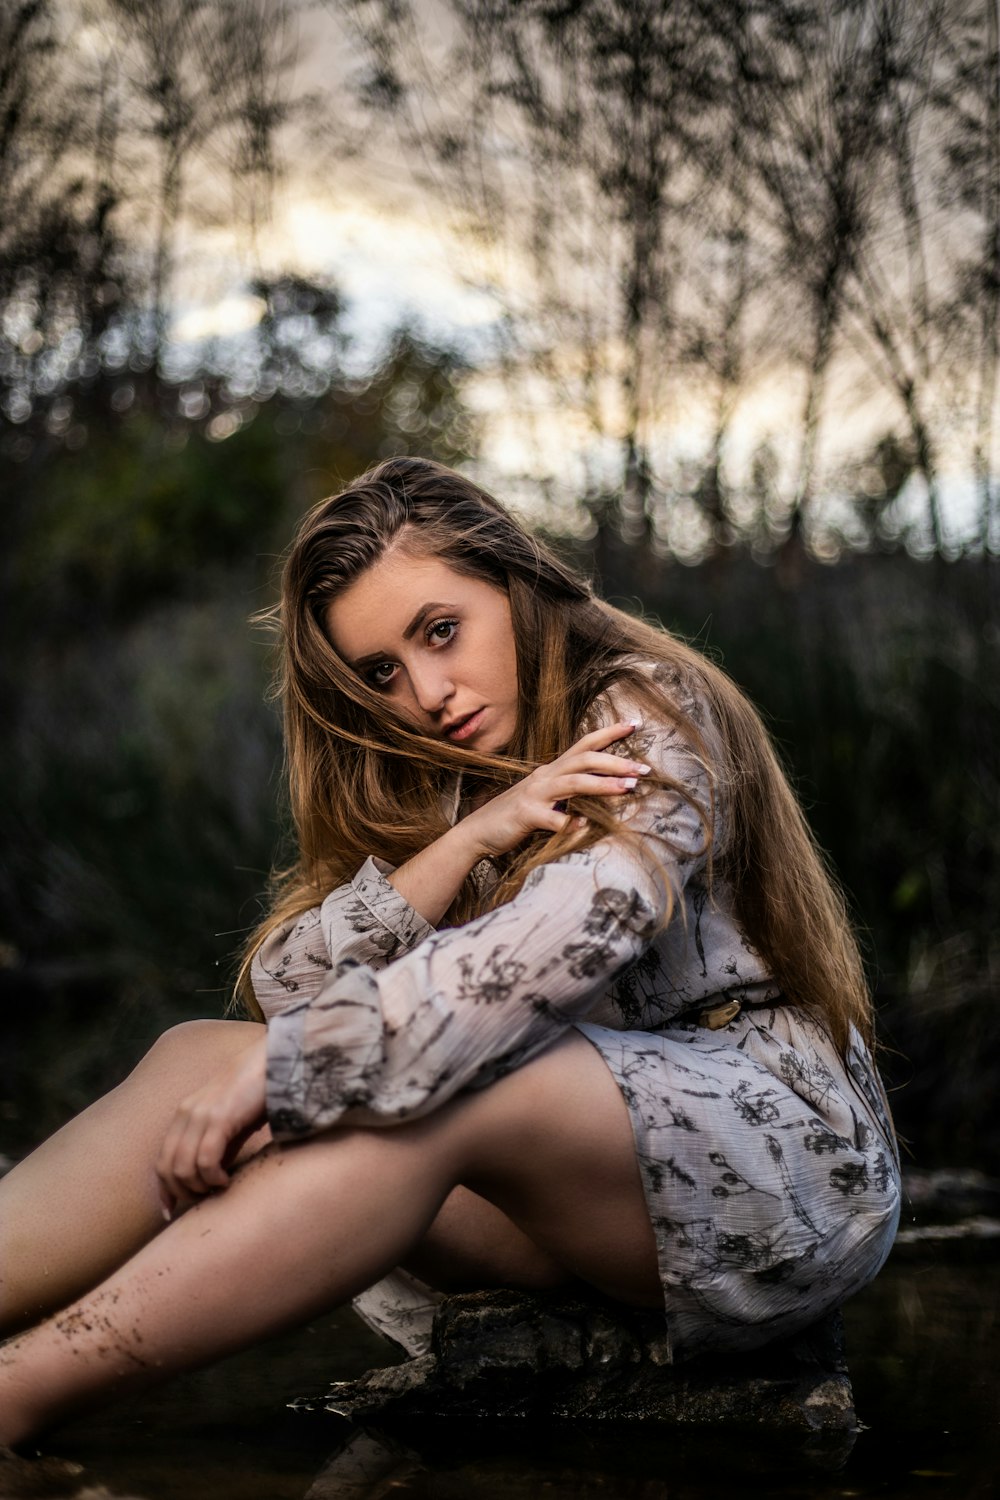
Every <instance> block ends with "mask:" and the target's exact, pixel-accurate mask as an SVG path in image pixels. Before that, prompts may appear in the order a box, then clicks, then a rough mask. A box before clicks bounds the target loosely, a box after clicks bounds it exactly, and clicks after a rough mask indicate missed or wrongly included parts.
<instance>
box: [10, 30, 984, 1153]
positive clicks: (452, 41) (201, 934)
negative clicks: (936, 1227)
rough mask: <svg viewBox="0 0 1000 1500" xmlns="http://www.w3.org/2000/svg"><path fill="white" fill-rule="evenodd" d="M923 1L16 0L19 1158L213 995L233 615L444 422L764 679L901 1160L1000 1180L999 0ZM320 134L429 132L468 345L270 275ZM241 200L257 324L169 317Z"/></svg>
mask: <svg viewBox="0 0 1000 1500" xmlns="http://www.w3.org/2000/svg"><path fill="white" fill-rule="evenodd" d="M919 11H920V14H919V16H918V15H915V14H914V8H913V7H910V8H909V14H907V8H906V7H905V6H904V5H903V4H902V3H898V4H897V3H892V0H856V3H850V4H847V3H845V4H828V5H823V6H818V5H817V6H815V7H810V6H803V5H791V4H782V3H778V0H766V3H757V4H753V5H751V4H746V5H743V4H737V3H733V0H725V3H722V0H720V3H719V4H718V5H713V4H711V3H707V4H698V5H695V4H693V3H690V4H689V3H686V0H684V3H675V4H671V5H663V4H659V3H657V4H653V3H652V0H649V3H646V0H629V3H627V4H626V3H625V0H601V3H596V0H595V3H587V0H580V3H577V4H573V5H557V4H554V3H548V4H542V3H535V0H532V3H521V4H513V3H508V4H503V3H495V0H494V3H490V4H487V3H485V0H483V3H478V0H477V3H470V0H465V3H464V4H461V5H459V4H458V3H455V4H454V5H452V4H450V3H446V0H441V3H440V4H431V3H430V0H428V3H426V4H424V5H422V6H411V5H406V4H404V3H402V0H393V3H392V4H388V3H387V4H379V3H375V0H365V3H364V4H357V3H347V0H344V3H337V4H333V3H332V0H331V3H330V4H329V5H327V6H326V7H320V8H319V9H318V10H317V8H316V7H308V8H307V7H303V8H302V9H301V10H300V9H298V8H297V7H296V6H295V5H293V4H291V3H288V4H285V3H278V0H275V3H269V4H263V3H257V0H218V3H213V4H206V3H204V0H100V3H98V0H93V3H83V0H81V3H79V4H71V3H69V0H65V3H57V0H30V3H14V4H12V5H10V6H8V7H7V8H6V10H5V11H4V13H3V16H2V18H0V60H2V62H0V494H2V498H3V507H2V516H3V538H2V547H0V578H2V586H3V594H4V601H5V608H4V616H3V631H4V647H5V649H4V652H3V657H2V663H0V692H2V703H3V734H2V744H0V844H2V851H3V853H2V865H0V984H2V987H3V999H4V1002H5V1010H4V1015H5V1035H6V1042H5V1046H4V1048H3V1051H2V1054H0V1112H2V1117H0V1150H3V1151H5V1152H8V1153H10V1154H13V1155H16V1154H18V1153H19V1152H21V1151H22V1150H24V1149H26V1148H28V1147H29V1146H31V1145H32V1144H34V1143H35V1142H36V1141H37V1140H38V1139H39V1138H40V1137H41V1136H42V1135H44V1134H45V1133H47V1132H48V1131H49V1130H51V1129H52V1128H54V1127H55V1126H57V1125H58V1124H59V1123H60V1122H61V1121H62V1120H64V1119H65V1118H66V1117H67V1116H68V1115H69V1114H70V1113H72V1112H73V1111H74V1110H76V1109H79V1108H80V1107H81V1106H82V1105H84V1104H85V1103H86V1102H88V1100H89V1099H90V1098H91V1097H93V1096H94V1095H95V1094H96V1093H97V1092H98V1091H100V1090H102V1089H104V1088H106V1087H108V1086H110V1085H111V1084H112V1083H113V1082H114V1081H115V1080H116V1079H117V1078H118V1077H119V1076H120V1075H121V1073H122V1071H123V1070H124V1069H125V1068H126V1067H128V1066H129V1065H130V1064H131V1063H132V1061H134V1060H135V1058H137V1057H138V1055H139V1054H140V1052H141V1051H142V1050H143V1048H144V1047H145V1046H146V1045H148V1043H149V1042H150V1041H151V1040H152V1038H153V1037H154V1036H155V1035H156V1034H157V1033H158V1032H159V1031H161V1030H162V1029H163V1028H164V1027H165V1026H166V1025H169V1024H171V1023H172V1022H174V1021H176V1020H179V1019H183V1018H185V1017H189V1016H197V1015H217V1014H220V1013H221V1012H222V1010H223V1008H224V1006H225V1003H226V1000H227V995H228V989H227V985H228V980H229V976H230V967H231V960H232V956H233V954H234V952H235V950H236V949H237V948H238V946H239V943H240V940H241V935H242V933H243V932H244V931H245V930H246V929H247V928H248V927H250V926H252V925H253V924H254V923H255V921H256V920H257V917H258V914H259V911H260V908H261V899H262V892H263V890H264V887H265V884H266V880H267V875H268V871H269V870H270V869H271V867H272V865H273V863H274V861H275V860H276V858H280V857H281V853H280V851H281V849H282V846H283V841H285V840H286V839H287V829H286V827H285V821H284V809H283V803H282V789H281V770H280V764H281V747H280V734H279V727H278V724H277V722H276V719H275V716H274V713H273V711H272V710H271V709H270V708H269V707H268V705H267V704H266V702H265V687H266V682H267V675H268V661H267V647H266V642H265V641H264V640H263V639H261V638H260V636H259V634H258V633H255V631H254V629H253V628H251V627H250V625H249V624H248V617H249V616H250V614H251V613H252V612H253V611H254V610H256V609H258V608H260V607H262V606H263V605H265V604H267V603H268V602H270V601H271V599H272V598H273V596H274V583H275V573H276V564H277V559H278V557H279V555H280V552H281V550H282V548H283V547H284V546H285V545H286V543H287V541H288V538H289V536H290V534H291V531H292V528H293V526H294V523H295V521H296V519H297V517H298V516H299V515H300V514H301V512H302V511H303V509H304V508H305V507H306V506H308V505H309V504H311V503H312V502H313V501H314V500H316V499H318V498H320V497H321V496H322V495H324V494H327V493H330V492H331V491H333V490H334V489H335V488H336V487H337V486H338V485H339V484H340V483H342V482H344V481H346V480H347V479H349V478H351V477H353V476H354V475H355V474H356V473H358V472H359V471H360V470H361V469H362V468H364V467H365V466H366V465H367V464H369V463H371V462H373V461H375V460H376V459H378V458H380V457H383V456H386V455H388V454H392V453H400V452H416V453H423V454H428V455H431V456H434V457H437V458H440V459H442V460H443V461H444V462H446V463H450V464H455V465H458V466H460V467H463V468H465V469H467V470H468V472H470V473H472V474H474V475H475V476H476V477H477V478H479V479H480V480H482V481H483V482H485V483H487V484H489V485H490V486H491V487H493V488H495V489H496V490H497V491H498V493H500V494H501V495H505V496H507V497H509V498H512V499H513V500H514V502H515V503H516V504H517V505H518V506H519V507H520V509H521V511H522V513H523V514H524V515H525V517H526V518H527V519H528V520H529V522H530V523H531V524H532V525H535V526H537V527H538V528H539V529H540V530H542V531H543V532H544V533H545V534H546V535H548V536H549V538H550V539H551V540H552V541H553V542H554V543H555V545H557V546H558V547H559V548H561V549H562V550H563V551H564V552H565V553H566V554H568V555H569V556H571V557H572V558H573V559H574V560H575V561H576V562H578V563H579V564H580V565H581V566H582V567H584V568H585V569H587V570H588V571H590V572H591V573H593V574H594V575H595V576H596V578H597V579H598V581H599V583H600V586H601V588H602V590H603V592H604V593H605V595H606V596H607V597H610V598H611V599H613V600H614V601H615V602H616V603H620V604H623V605H624V606H625V607H627V608H630V609H635V610H642V611H644V612H645V613H646V614H647V615H650V616H654V617H656V618H658V619H659V620H661V621H662V622H663V623H664V624H665V625H668V626H669V627H670V628H673V629H676V630H679V631H680V632H681V633H683V634H684V635H686V636H688V637H689V638H691V639H693V640H695V641H696V642H697V644H699V645H700V646H702V647H703V648H704V649H706V650H708V651H710V652H711V653H712V654H713V655H714V656H716V657H717V658H719V659H721V660H722V661H723V663H724V664H725V666H726V667H727V668H728V670H729V671H730V672H731V673H732V675H733V676H734V677H735V678H736V679H737V680H738V681H739V682H740V683H741V684H742V685H743V686H744V687H745V688H746V689H747V691H748V692H749V693H750V695H751V696H752V697H753V699H754V701H755V702H756V703H757V704H758V705H759V707H760V708H761V709H762V710H763V712H764V714H765V716H766V717H767V720H768V722H769V724H770V726H771V728H772V730H773V732H774V734H775V737H776V739H777V741H778V743H779V745H780V747H781V750H782V753H783V755H784V758H785V761H786V764H787V765H788V767H789V770H790V772H791V774H792V777H793V780H794V781H795V784H796V785H797V787H798V788H799V790H800V792H801V794H802V796H803V798H804V801H805V803H806V805H807V807H808V809H809V813H810V816H811V819H812V821H813V824H814V826H815V827H816V829H817V831H818V833H819V837H820V839H821V842H822V844H823V846H824V848H825V849H827V850H828V851H829V853H830V856H831V859H832V861H833V863H834V865H835V867H836V869H837V870H838V872H839V873H840V876H841V878H842V879H843V881H844V883H845V885H846V887H847V889H848V891H849V893H850V897H851V900H852V904H853V907H854V910H855V911H856V913H857V916H858V920H859V922H860V924H861V926H862V929H863V932H864V934H865V941H866V949H867V954H868V958H869V963H870V970H871V975H872V979H873V983H874V985H875V990H876V995H877V1000H878V1005H879V1012H880V1021H881V1030H882V1035H883V1040H884V1042H885V1044H886V1048H887V1050H886V1055H885V1059H884V1065H885V1069H886V1072H887V1074H888V1076H889V1077H890V1079H891V1082H892V1084H893V1086H894V1088H896V1089H897V1090H898V1092H896V1093H895V1094H894V1099H895V1103H896V1109H897V1114H898V1117H899V1121H900V1125H901V1128H902V1130H903V1132H904V1133H905V1135H906V1136H907V1137H908V1138H909V1140H910V1141H911V1143H912V1149H913V1152H914V1155H915V1158H916V1159H917V1160H918V1161H919V1162H920V1163H921V1164H922V1165H940V1164H964V1165H969V1166H978V1167H983V1168H986V1169H993V1170H997V1169H998V1154H1000V1127H998V1125H997V1122H996V1119H995V1116H994V1112H993V1110H992V1109H991V1107H990V1106H991V1104H992V1101H993V1099H994V1097H995V1092H996V1084H997V1063H996V1058H997V1055H998V1054H997V1043H998V1041H1000V1020H998V1007H997V1004H996V1002H997V998H998V995H997V990H998V983H1000V936H998V929H997V912H998V910H1000V865H998V851H1000V754H998V750H1000V745H998V729H1000V608H998V603H1000V600H998V582H997V578H998V572H997V549H998V548H1000V503H998V487H997V451H996V449H997V440H996V415H997V413H996V406H997V379H996V376H997V368H998V363H1000V324H998V308H1000V114H998V106H997V103H996V100H997V98H998V97H1000V95H998V79H1000V59H998V37H997V32H996V8H995V7H994V6H985V5H983V6H979V5H974V4H971V3H970V4H964V3H949V4H943V3H942V4H938V3H929V4H927V5H926V6H922V7H920V8H919ZM317 17H318V18H319V20H317ZM320 22H322V25H323V26H330V27H334V28H335V29H334V30H332V31H324V30H322V28H321V29H320V30H318V31H317V30H316V29H315V28H316V27H317V26H318V25H319V24H320ZM310 27H312V28H313V29H312V30H310V29H309V28H310ZM306 43H308V44H309V47H311V48H312V49H313V50H315V49H316V48H317V47H319V48H320V50H321V51H322V49H323V48H325V49H326V51H325V52H324V53H323V56H324V57H325V59H326V61H327V62H328V63H329V67H330V70H331V71H332V73H333V74H335V75H336V77H337V78H338V79H339V80H340V84H341V85H342V86H339V87H337V88H336V89H333V88H330V89H321V90H319V91H317V90H316V89H314V88H312V87H311V83H310V78H309V76H308V72H307V71H306V72H305V73H304V72H303V68H302V55H303V51H304V50H309V49H308V48H306V47H305V44H306ZM345 59H346V60H345ZM443 81H447V82H448V84H449V86H448V87H445V86H444V82H443ZM307 159H308V161H309V162H311V163H312V166H311V168H310V170H312V171H314V173H315V174H316V175H315V178H314V179H313V184H312V188H311V189H310V191H314V190H315V182H316V180H317V179H323V180H326V179H327V178H329V176H330V174H331V173H335V172H336V171H339V170H341V167H342V165H343V164H345V163H346V164H350V163H354V164H355V165H357V164H358V163H360V164H361V168H362V170H363V171H364V172H370V173H372V174H374V176H376V177H377V176H378V173H379V171H380V170H381V168H380V166H379V164H380V163H381V164H382V166H383V167H384V163H385V162H386V161H387V160H391V161H393V162H394V163H398V162H405V163H406V164H407V169H408V171H409V172H410V174H411V180H412V182H413V183H415V184H416V190H417V192H418V195H419V201H420V202H421V203H422V204H423V205H424V207H425V209H426V205H427V204H431V205H433V213H434V214H435V215H436V216H437V217H438V218H439V219H440V222H441V223H442V224H444V223H445V222H447V224H448V225H449V226H450V232H451V233H452V236H453V243H454V246H455V247H456V256H457V259H456V264H455V278H456V279H455V286H456V288H457V287H459V286H463V285H468V283H469V282H470V281H471V282H473V283H474V284H475V286H476V287H477V289H478V291H479V292H480V293H482V294H483V295H484V296H486V297H487V299H488V301H489V306H490V315H489V319H488V322H487V324H486V325H485V328H480V329H479V330H478V331H477V334H476V336H475V337H474V338H471V339H470V338H462V337H458V336H456V335H455V333H454V329H452V328H448V327H445V326H444V324H443V323H442V324H440V325H439V326H438V325H435V324H434V323H433V320H430V321H429V320H428V319H427V317H426V316H424V317H419V318H418V317H417V316H416V315H414V316H413V317H409V318H401V319H398V320H396V321H395V322H394V323H390V324H389V325H383V326H382V327H381V329H380V331H379V334H378V337H377V338H367V339H366V337H365V336H364V335H363V333H362V334H359V332H358V329H359V327H362V328H363V326H364V324H363V319H362V322H361V323H360V324H359V322H358V313H359V309H358V308H357V307H356V306H354V305H353V304H352V302H351V299H350V298H349V297H348V296H347V294H346V293H345V292H344V290H343V288H342V287H341V286H340V284H339V283H338V281H337V278H336V277H335V276H333V275H332V274H312V273H311V274H306V273H305V272H304V271H303V270H302V268H301V266H300V265H298V264H297V263H295V262H294V259H293V258H290V259H289V261H288V264H287V265H285V266H280V265H279V266H277V267H275V266H274V265H273V264H271V263H269V264H268V265H266V266H265V265H264V264H263V259H264V258H263V257H260V256H258V257H257V260H256V263H255V260H254V253H253V247H254V246H255V244H257V243H259V241H258V238H257V237H258V236H259V234H260V232H261V225H262V224H264V223H265V222H268V221H269V219H273V217H274V215H275V214H277V213H279V212H280V204H281V193H282V192H286V193H287V192H288V191H290V186H289V185H290V184H294V182H296V181H298V182H299V183H300V186H301V172H302V170H304V168H303V165H302V164H303V162H305V161H306V160H307ZM373 164H374V165H373ZM344 170H346V167H344ZM296 173H298V174H299V176H298V177H297V176H296ZM383 175H384V173H383ZM399 191H400V193H401V192H402V190H401V189H400V190H399ZM220 224H222V225H224V226H225V228H226V232H227V234H229V235H230V237H231V238H233V239H234V240H235V241H236V242H237V243H239V244H241V245H243V246H244V249H245V250H246V255H245V256H244V259H243V261H241V262H240V263H239V265H237V264H236V263H235V262H234V265H233V269H232V270H231V273H230V277H231V283H232V287H233V288H235V289H236V290H238V291H239V293H240V295H241V296H243V297H244V299H245V300H246V301H247V302H248V304H249V305H250V306H251V307H252V308H253V310H254V312H253V317H252V320H251V321H250V322H249V323H248V325H247V326H246V327H245V328H243V329H242V330H241V331H240V332H238V333H236V334H232V335H225V336H223V335H220V334H216V335H213V336H204V337H200V338H190V337H187V338H185V337H182V336H181V333H180V332H179V329H178V322H177V318H176V316H175V314H176V309H177V306H178V305H179V301H180V300H182V298H183V295H184V293H183V285H184V277H185V275H186V274H187V273H188V270H189V268H190V260H191V257H192V254H194V255H195V257H196V256H197V247H198V244H199V243H200V242H199V240H198V235H199V233H205V232H207V229H211V228H216V229H217V228H218V226H219V225H220ZM395 232H396V233H401V232H404V231H400V230H399V229H398V227H397V230H396V231H395ZM202 243H203V242H202ZM192 245H193V246H194V247H195V249H194V251H193V252H192V249H191V247H192ZM512 262H513V263H514V266H515V269H514V272H512V273H510V274H504V273H503V272H502V270H501V266H502V264H506V265H507V266H508V270H509V267H510V264H511V263H512ZM247 267H249V269H247ZM487 268H488V269H489V275H487ZM456 295H457V293H456ZM416 300H418V299H416V298H415V301H416ZM417 310H418V311H419V309H417ZM360 311H361V312H362V313H363V311H364V310H363V309H361V310H360ZM768 382H771V383H770V385H768ZM765 389H766V391H768V392H770V395H769V398H768V399H769V402H770V404H769V405H768V407H767V410H768V412H770V413H771V414H770V415H768V416H765V417H762V416H761V415H760V408H761V402H762V399H763V397H762V392H764V391H765ZM490 392H493V393H494V395H493V398H492V400H491V399H490ZM497 393H499V394H497ZM685 403H687V404H685ZM765 404H766V403H765ZM747 411H750V412H754V411H756V412H757V415H756V417H754V418H753V420H750V419H749V418H748V417H747V416H746V413H747ZM741 423H743V426H741ZM526 434H534V438H533V440H532V442H528V439H527V437H526ZM539 434H541V437H540V438H539V436H538V435H539ZM285 847H286V849H287V845H285Z"/></svg>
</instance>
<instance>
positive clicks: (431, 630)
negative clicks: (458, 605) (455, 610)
mask: <svg viewBox="0 0 1000 1500" xmlns="http://www.w3.org/2000/svg"><path fill="white" fill-rule="evenodd" d="M457 629H458V621H457V620H435V621H434V624H433V625H430V626H428V629H427V639H428V640H429V641H450V640H451V638H452V636H453V635H454V634H455V632H456V630H457Z"/></svg>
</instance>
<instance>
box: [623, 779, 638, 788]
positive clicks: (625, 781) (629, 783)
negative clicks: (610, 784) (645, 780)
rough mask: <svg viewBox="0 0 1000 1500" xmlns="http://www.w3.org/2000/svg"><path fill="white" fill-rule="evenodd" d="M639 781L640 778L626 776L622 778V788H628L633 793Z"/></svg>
mask: <svg viewBox="0 0 1000 1500" xmlns="http://www.w3.org/2000/svg"><path fill="white" fill-rule="evenodd" d="M638 779H639V778H638V776H624V777H623V778H622V786H624V787H627V788H628V790H629V791H631V790H632V788H633V787H634V786H635V784H636V782H637V781H638Z"/></svg>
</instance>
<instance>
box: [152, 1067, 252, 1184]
mask: <svg viewBox="0 0 1000 1500" xmlns="http://www.w3.org/2000/svg"><path fill="white" fill-rule="evenodd" d="M265 1058H266V1053H265V1044H264V1043H263V1042H255V1043H254V1044H253V1046H252V1047H250V1048H248V1049H247V1051H246V1052H245V1053H243V1054H241V1055H240V1056H239V1057H237V1058H236V1059H234V1061H233V1062H232V1063H230V1064H229V1065H228V1067H227V1068H225V1069H224V1070H223V1072H222V1073H220V1074H219V1076H218V1077H217V1078H216V1079H213V1080H212V1081H211V1082H210V1083H209V1084H207V1085H206V1086H205V1087H204V1088H202V1089H199V1090H198V1092H197V1093H196V1094H192V1095H190V1097H189V1098H187V1099H185V1100H183V1101H182V1103H181V1104H180V1105H179V1107H178V1110H177V1113H176V1115H175V1116H174V1119H173V1121H172V1122H171V1125H170V1128H169V1129H168V1131H167V1134H166V1137H165V1138H164V1142H163V1147H162V1149H161V1152H160V1157H159V1160H158V1162H157V1168H156V1170H157V1174H158V1176H159V1179H160V1183H161V1198H162V1201H163V1202H164V1206H165V1208H166V1209H170V1207H171V1205H174V1206H176V1205H182V1206H183V1205H186V1204H188V1203H190V1202H192V1201H193V1200H194V1199H196V1198H199V1197H203V1196H204V1195H205V1194H206V1193H210V1192H213V1191H215V1190H217V1189H219V1188H224V1187H226V1186H227V1185H228V1183H229V1173H228V1172H227V1171H226V1168H225V1166H224V1164H223V1163H224V1159H225V1157H226V1154H227V1152H228V1151H229V1148H230V1145H231V1143H232V1142H233V1140H235V1139H236V1138H237V1137H238V1136H240V1135H241V1134H243V1133H245V1132H246V1131H247V1130H248V1129H249V1128H250V1127H252V1126H254V1125H256V1124H259V1123H260V1122H261V1121H262V1119H263V1117H264V1096H265V1065H266V1064H265Z"/></svg>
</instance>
